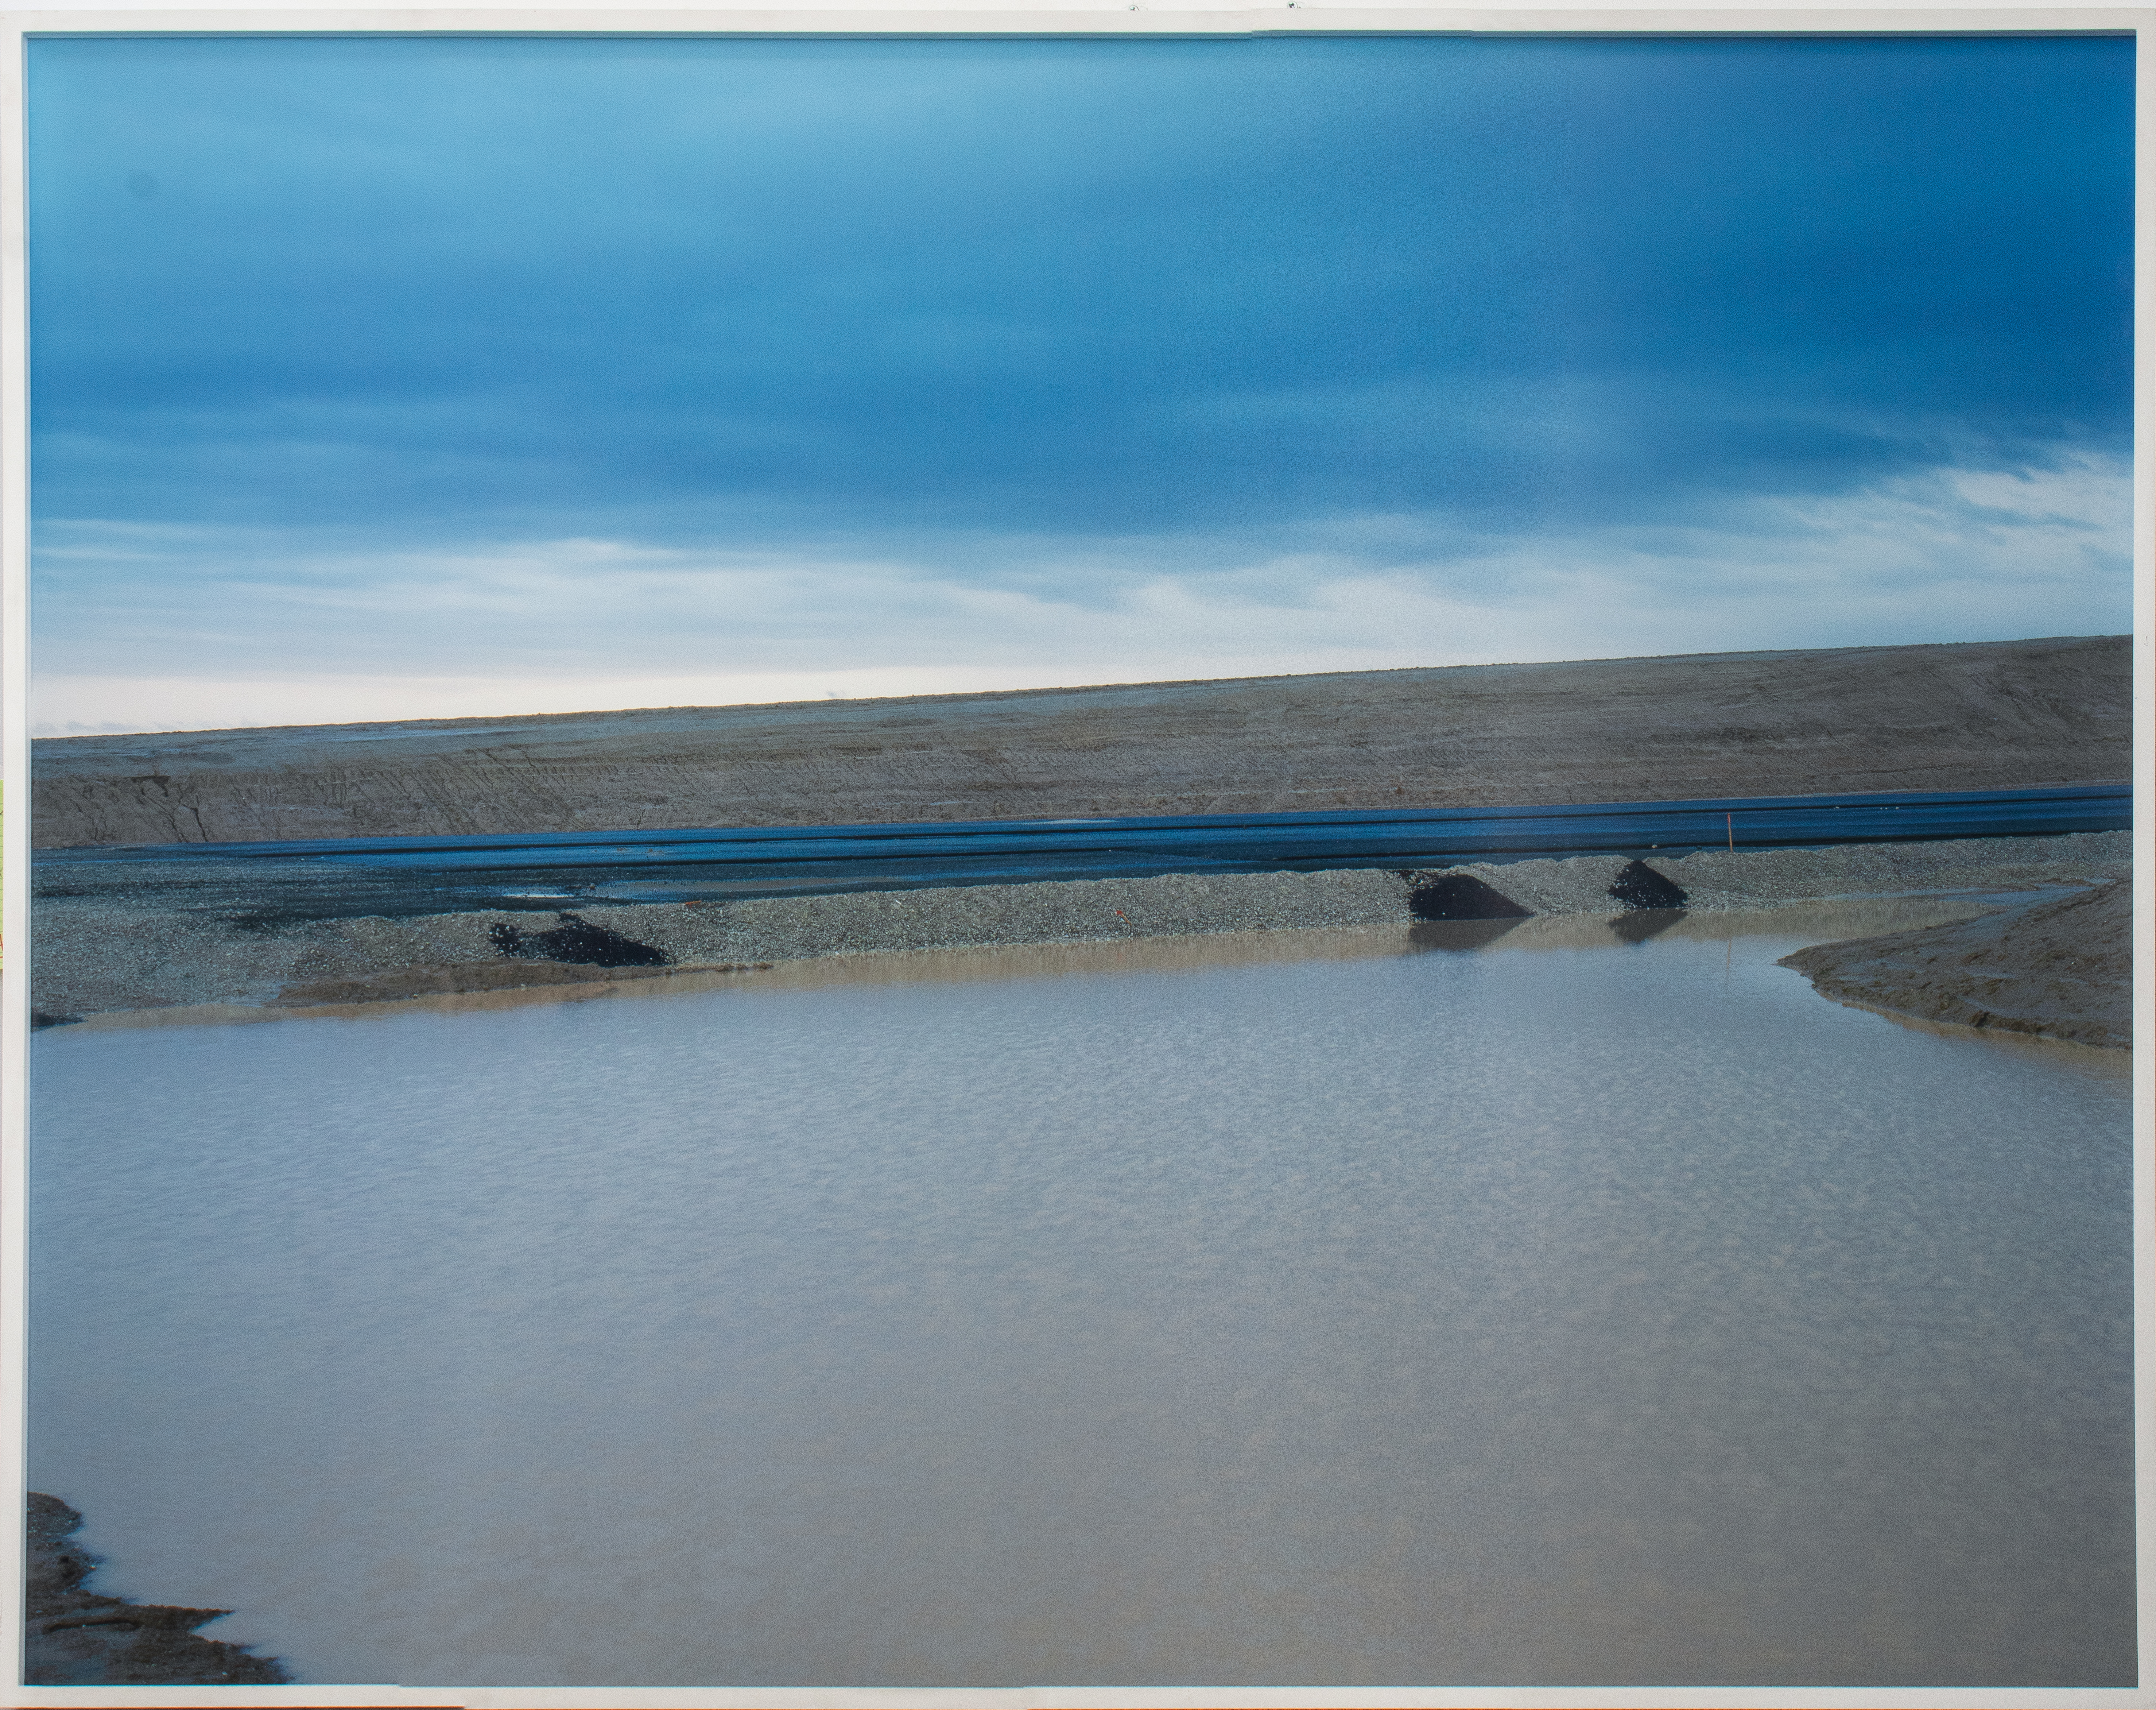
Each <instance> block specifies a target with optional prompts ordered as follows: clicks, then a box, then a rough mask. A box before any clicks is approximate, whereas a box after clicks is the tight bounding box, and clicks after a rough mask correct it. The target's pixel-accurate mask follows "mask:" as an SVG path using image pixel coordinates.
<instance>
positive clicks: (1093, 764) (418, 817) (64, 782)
mask: <svg viewBox="0 0 2156 1710" xmlns="http://www.w3.org/2000/svg"><path fill="white" fill-rule="evenodd" d="M2131 704H2132V666H2131V659H2130V650H2129V644H2128V639H2127V638H2125V637H2123V636H2097V637H2070V638H2064V639H2049V640H2033V641H2010V642H1984V643H1975V644H1965V645H1952V646H1928V647H1868V648H1837V649H1826V650H1811V651H1802V652H1778V653H1736V654H1697V655H1685V656H1680V657H1675V658H1666V659H1634V660H1581V661H1573V662H1568V663H1563V664H1556V665H1463V666H1455V667H1450V668H1446V669H1439V670H1399V671H1367V672H1352V673H1340V674H1334V675H1314V676H1295V677H1270V678H1252V679H1239V680H1227V681H1222V682H1205V683H1152V684H1139V685H1136V686H1121V687H1108V688H1094V689H1068V690H1038V691H1025V692H1020V693H1008V694H989V695H948V696H915V697H911V698H905V699H893V700H883V701H820V702H809V703H798V704H794V705H790V706H725V707H685V708H684V707H675V708H665V709H660V710H655V711H639V712H610V713H575V714H565V715H558V716H546V717H531V718H504V719H492V720H488V719H464V720H449V721H416V722H411V723H402V724H377V725H332V726H317V727H290V728H282V729H274V730H239V731H207V732H182V733H178V734H172V735H160V736H140V737H132V736H131V737H64V738H54V739H49V740H45V741H42V742H38V743H36V744H34V745H33V749H34V756H33V773H34V783H33V816H34V817H33V839H34V840H35V842H36V843H37V845H38V846H39V847H41V848H58V847H68V846H80V845H148V844H167V843H196V842H205V841H207V842H230V841H242V842H244V841H253V840H279V839H287V838H315V837H365V836H391V835H451V834H484V833H489V832H526V831H572V830H599V831H610V830H624V829H666V828H676V827H688V826H706V825H786V824H827V825H829V824H870V823H893V822H901V821H915V822H918V821H929V820H948V819H1033V818H1065V817H1082V816H1097V815H1125V814H1130V815H1142V814H1204V813H1270V812H1282V811H1291V810H1298V809H1329V808H1392V807H1459V806H1478V805H1480V806H1486V805H1504V804H1522V805H1531V804H1555V803H1565V802H1606V801H1671V800H1679V799H1686V798H1697V797H1712V796H1722V795H1741V796H1754V795H1783V794H1789V795H1802V794H1818V793H1833V792H1851V791H1866V790H1902V789H1918V790H1922V789H1974V788H2005V787H2011V786H2015V785H2023V784H2045V783H2095V782H2101V781H2108V780H2113V779H2118V778H2125V777H2127V776H2128V773H2129V763H2130V756H2131V750H2132V737H2131V731H2130V718H2129V713H2130V707H2131Z"/></svg>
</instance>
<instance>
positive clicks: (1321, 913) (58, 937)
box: [31, 831, 2133, 1021]
mask: <svg viewBox="0 0 2156 1710" xmlns="http://www.w3.org/2000/svg"><path fill="white" fill-rule="evenodd" d="M2132 842H2133V839H2132V834H2130V833H2128V832H2123V831H2107V832H2084V833H2076V834H2072V835H2069V836H2062V837H1990V838H1972V839H1966V840H1958V841H1954V842H1947V843H1906V844H1904V843H1894V844H1858V845H1840V846H1837V847H1833V848H1827V849H1799V850H1735V851H1733V852H1732V851H1726V850H1697V851H1695V852H1693V853H1692V854H1691V855H1683V856H1675V857H1661V856H1657V857H1655V859H1654V860H1653V861H1652V862H1651V863H1647V864H1642V865H1649V866H1650V867H1651V868H1652V870H1653V872H1654V875H1655V878H1654V881H1653V882H1652V883H1651V884H1648V883H1643V878H1644V876H1643V875H1640V874H1632V875H1630V877H1629V878H1628V876H1627V875H1628V869H1629V868H1630V866H1631V865H1633V864H1631V863H1629V862H1628V861H1627V860H1626V859H1625V857H1624V856H1621V855H1580V856H1573V857H1568V858H1565V859H1562V860H1524V861H1513V862H1509V863H1506V864H1503V865H1486V864H1479V863H1478V864H1476V865H1473V866H1471V867H1463V868H1456V869H1453V870H1450V872H1449V873H1446V874H1435V873H1399V872H1390V871H1383V870H1374V869H1369V870H1349V871H1343V872H1322V873H1228V874H1217V875H1195V874H1167V875H1162V876H1158V877H1153V878H1144V879H1082V880H1071V881H1054V882H1049V883H1043V884H1032V885H990V886H953V887H950V888H936V889H929V890H921V891H865V892H857V893H850V894H843V895H838V896H780V897H752V898H744V899H741V900H738V901H724V902H712V903H695V902H690V903H621V904H607V903H604V902H598V901H593V902H590V903H576V904H570V905H567V906H566V909H565V911H564V912H563V913H562V915H561V917H559V922H558V923H556V922H555V920H554V917H551V916H549V915H546V914H531V913H523V914H506V913H501V912H498V911H477V912H464V913H447V914H433V915H417V916H410V917H403V918H398V919H394V920H389V919H383V918H381V917H372V916H370V917H359V918H353V919H329V920H305V921H295V922H287V923H285V924H281V925H268V926H260V927H253V928H249V929H247V930H244V931H243V930H240V929H239V928H237V927H234V926H233V925H232V924H231V922H229V921H228V920H227V919H225V918H223V917H221V916H220V914H219V912H218V911H217V910H215V909H207V908H202V907H198V906H191V903H192V901H193V900H194V899H193V898H192V897H191V895H190V893H187V892H186V891H178V892H177V893H175V892H170V891H162V890H160V889H158V888H157V887H155V886H129V885H126V884H115V886H113V887H112V888H110V889H109V890H103V891H100V890H95V889H91V888H90V887H87V886H85V887H84V888H83V889H82V890H80V891H78V892H77V893H76V894H73V895H69V896H54V897H49V898H41V899H40V900H39V902H38V940H37V953H36V955H35V957H34V958H33V967H32V969H31V1003H32V1004H33V1007H34V1008H35V1009H36V1010H37V1011H38V1016H39V1019H50V1020H54V1021H59V1020H67V1019H77V1018H82V1017H89V1016H94V1015H96V1014H100V1013H104V1012H110V1011H121V1010H127V1011H140V1010H155V1009H176V1008H180V1007H184V1006H193V1005H198V1004H250V1005H260V1006H265V1007H267V1008H269V1009H276V1010H280V1011H284V1012H286V1013H290V1011H292V1010H294V1009H301V1008H305V1007H306V1006H309V1005H319V1004H353V1003H367V1002H372V1001H386V1000H391V999H401V998H407V997H418V996H421V995H423V994H429V993H448V992H471V991H494V990H507V989H518V988H523V987H536V986H552V987H559V988H561V989H562V994H563V995H573V994H577V992H579V991H583V990H589V989H592V988H593V986H594V985H595V984H604V983H613V982H617V981H619V980H622V979H625V978H634V979H637V980H639V981H642V980H645V979H648V978H651V977H652V976H654V975H671V974H677V973H699V974H701V973H710V974H715V975H716V974H723V975H724V976H725V977H726V979H727V980H728V981H729V982H733V981H747V982H749V983H753V982H755V981H756V980H757V978H759V977H760V975H761V973H762V971H763V970H764V969H765V968H767V967H768V966H769V965H770V964H773V963H777V964H786V963H803V962H808V961H814V960H816V959H819V958H829V957H839V956H859V955H861V954H863V953H894V952H907V951H917V950H949V949H957V948H964V947H984V946H993V945H1019V944H1071V943H1108V942H1119V941H1122V940H1127V939H1133V938H1157V937H1181V936H1187V935H1191V934H1203V933H1224V932H1253V931H1281V930H1296V929H1304V930H1307V929H1312V928H1337V927H1384V926H1391V927H1401V928H1405V927H1412V926H1413V925H1414V924H1415V923H1416V922H1419V921H1432V920H1437V921H1442V920H1462V919H1466V920H1472V919H1476V918H1478V917H1484V916H1481V915H1480V914H1478V909H1477V906H1476V905H1474V904H1470V905H1469V906H1467V907H1466V908H1465V909H1464V910H1463V909H1461V908H1460V907H1458V906H1453V905H1450V904H1447V905H1445V906H1440V907H1438V908H1436V909H1433V907H1432V904H1433V902H1435V901H1440V893H1442V892H1443V891H1444V889H1445V886H1447V885H1449V884H1450V885H1455V886H1456V885H1457V884H1459V883H1460V881H1471V886H1473V887H1474V894H1476V896H1480V895H1481V892H1483V891H1486V892H1488V893H1489V894H1490V895H1491V896H1495V897H1496V899H1497V904H1501V906H1497V904H1491V903H1489V902H1488V901H1487V900H1486V899H1485V901H1484V902H1483V904H1482V905H1481V906H1482V907H1485V908H1488V909H1494V911H1495V915H1494V917H1500V918H1501V917H1512V918H1525V917H1536V916H1586V917H1594V916H1597V915H1599V916H1604V917H1607V916H1610V915H1612V914H1614V913H1617V912H1619V911H1629V910H1633V909H1640V908H1644V909H1645V910H1647V911H1650V912H1651V911H1669V910H1671V909H1682V910H1687V911H1691V912H1692V913H1694V914H1697V915H1708V914H1719V913H1743V912H1749V911H1757V910H1759V909H1763V908H1775V907H1779V906H1784V905H1786V904H1789V903H1794V902H1801V901H1815V900H1820V899H1826V898H1840V897H1850V896H1912V895H1923V894H1929V895H1933V896H1937V895H1939V894H1941V893H1945V892H1969V891H1989V892H1993V893H2001V892H2008V893H2010V892H2012V891H2016V890H2027V889H2032V888H2038V887H2046V886H2053V887H2056V886H2062V885H2075V884H2095V883H2101V882H2103V881H2107V880H2112V879H2117V878H2119V877H2122V876H2124V875H2126V874H2127V873H2128V872H2129V871H2130V870H2131V869H2130V862H2131V856H2132ZM103 871H106V870H105V869H100V872H103ZM109 871H110V872H112V873H118V874H124V873H125V872H126V869H125V868H123V867H120V866H117V865H115V866H114V867H112V868H111V869H110V870H109ZM1664 885H1666V886H1668V887H1669V888H1668V890H1667V891H1664V890H1662V889H1661V888H1660V887H1661V886H1664ZM1977 906H1979V907H1981V906H1984V905H1983V904H1979V905H1977ZM1974 911H1975V909H1974V908H1972V909H1971V910H1970V912H1974Z"/></svg>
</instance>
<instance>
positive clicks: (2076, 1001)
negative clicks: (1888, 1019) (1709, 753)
mask: <svg viewBox="0 0 2156 1710" xmlns="http://www.w3.org/2000/svg"><path fill="white" fill-rule="evenodd" d="M2132 927H2133V891H2132V887H2131V886H2130V885H2129V884H2128V882H2127V881H2124V880H2116V881H2112V882H2111V883H2109V884H2107V885H2100V886H2097V887H2096V888H2095V889H2093V890H2091V891H2083V892H2082V893H2080V894H2079V895H2077V896H2065V897H2058V898H2055V899H2053V900H2051V901H2046V902H2035V903H2030V904H2026V905H2025V906H2021V907H2020V908H2014V909H2007V910H2004V911H2000V912H1998V913H1995V914H1993V915H1989V916H1988V917H1985V918H1984V919H1981V920H1975V921H1969V922H1963V923H1962V924H1960V925H1957V926H1945V927H1930V928H1928V929H1926V930H1923V931H1919V932H1893V933H1889V934H1888V935H1887V936H1886V937H1880V938H1859V939H1856V940H1852V941H1851V942H1844V943H1835V944H1815V945H1813V946H1812V947H1810V948H1809V949H1804V950H1799V951H1798V952H1797V953H1795V954H1794V955H1793V956H1785V957H1784V958H1782V963H1783V966H1784V967H1785V968H1795V969H1797V970H1798V971H1799V973H1804V974H1807V975H1809V977H1810V978H1811V982H1812V984H1813V985H1814V986H1815V987H1816V988H1817V989H1819V990H1820V992H1822V993H1823V994H1825V995H1826V996H1828V997H1830V998H1833V999H1837V1000H1839V1001H1840V1002H1842V1003H1845V1004H1861V1005H1862V1006H1863V1007H1865V1008H1866V1009H1886V1010H1892V1012H1894V1013H1895V1014H1902V1015H1913V1016H1916V1017H1917V1018H1918V1019H1922V1020H1925V1021H1950V1022H1957V1023H1959V1024H1962V1025H1963V1026H1968V1027H1986V1028H1995V1029H1998V1030H2001V1031H2005V1032H2009V1033H2027V1034H2036V1035H2041V1036H2043V1037H2045V1038H2047V1039H2063V1040H2074V1041H2075V1042H2076V1043H2078V1044H2082V1045H2104V1046H2108V1047H2111V1048H2112V1049H2115V1050H2126V1049H2128V1048H2130V1047H2131V1045H2132V1044H2133V944H2132V939H2131V932H2132Z"/></svg>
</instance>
